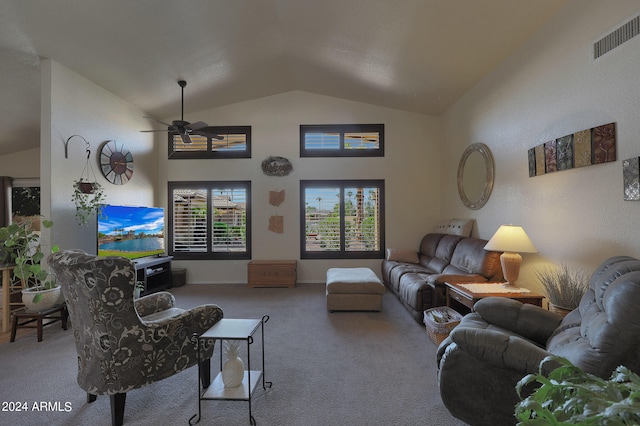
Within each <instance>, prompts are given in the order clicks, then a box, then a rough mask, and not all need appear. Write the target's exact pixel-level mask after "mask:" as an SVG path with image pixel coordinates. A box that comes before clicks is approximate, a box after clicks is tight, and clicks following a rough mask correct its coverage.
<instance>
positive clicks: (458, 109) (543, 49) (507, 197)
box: [442, 0, 640, 288]
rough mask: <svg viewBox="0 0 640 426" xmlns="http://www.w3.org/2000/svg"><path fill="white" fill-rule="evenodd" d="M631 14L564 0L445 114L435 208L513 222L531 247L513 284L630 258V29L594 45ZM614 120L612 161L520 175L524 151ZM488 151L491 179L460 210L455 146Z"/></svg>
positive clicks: (638, 85)
mask: <svg viewBox="0 0 640 426" xmlns="http://www.w3.org/2000/svg"><path fill="white" fill-rule="evenodd" d="M639 13H640V3H639V2H638V1H637V0H615V1H606V2H603V1H600V0H573V1H571V2H570V3H569V4H568V6H567V7H566V8H565V9H564V10H563V11H561V12H560V13H559V14H558V15H557V16H555V17H554V18H553V20H552V21H551V22H550V23H549V24H548V25H547V26H546V27H544V28H542V29H541V30H540V31H539V32H538V33H536V34H535V35H534V36H533V37H532V38H531V39H530V40H529V41H528V42H527V43H526V44H525V45H523V46H522V47H521V48H520V49H519V50H518V51H517V52H516V53H515V54H514V55H512V56H511V57H510V58H509V59H508V60H507V61H505V62H504V63H503V64H502V65H501V66H500V67H499V68H498V69H497V70H495V71H494V72H493V73H492V74H491V75H490V76H489V77H488V78H486V79H484V80H483V81H482V82H480V83H479V84H477V85H476V87H474V88H473V90H471V91H469V92H468V93H467V94H466V95H465V96H464V97H463V98H462V99H461V100H460V101H459V102H457V103H456V104H455V105H454V106H453V107H452V108H451V109H450V110H449V111H448V112H447V113H446V114H445V116H444V118H443V121H444V126H445V135H446V143H445V144H444V145H443V149H444V155H443V163H444V166H443V168H442V170H443V171H444V173H445V175H444V177H443V181H444V185H443V187H442V208H443V216H444V217H450V216H452V217H453V216H465V215H470V216H473V217H475V218H476V220H477V228H476V229H477V230H476V231H475V232H476V233H477V234H478V235H479V236H480V237H483V238H490V237H491V235H492V234H493V232H495V230H496V229H497V228H498V227H499V225H501V224H505V223H514V224H519V225H522V226H523V227H524V228H525V230H526V231H527V233H528V234H529V236H530V237H531V239H532V241H533V242H534V244H535V245H536V247H537V248H538V250H539V254H538V255H524V263H523V270H522V271H521V280H520V282H521V284H522V285H524V286H530V287H532V288H537V283H536V280H535V270H536V269H539V268H540V267H541V266H542V264H546V263H556V264H557V263H560V262H565V263H567V264H570V265H577V266H581V267H583V268H585V269H586V270H587V271H588V272H589V273H590V272H591V271H592V270H593V269H594V268H595V267H597V265H598V264H599V263H600V262H601V261H603V260H604V259H605V258H607V257H609V256H612V255H617V254H627V255H632V256H640V245H639V244H638V241H640V228H639V227H638V223H639V219H640V202H630V201H623V185H622V160H624V159H627V158H631V157H638V156H640V120H639V115H640V78H639V75H640V74H639V70H640V36H637V37H635V38H634V39H632V40H630V41H628V42H627V43H625V44H623V45H622V46H620V47H618V48H617V49H615V50H614V51H612V52H609V53H608V54H606V55H605V56H603V57H601V58H600V59H598V60H595V61H594V60H593V59H592V57H593V56H592V50H591V49H592V45H593V43H594V42H595V41H597V40H598V39H600V38H601V37H602V36H604V35H606V34H608V33H609V32H611V31H612V30H614V29H615V28H617V27H618V26H619V25H621V24H623V23H624V22H626V21H628V20H629V19H630V18H633V17H635V16H637V15H638V14H639ZM610 122H615V123H616V126H617V150H618V157H617V161H616V162H613V163H606V164H601V165H594V166H590V167H585V168H581V169H574V170H568V171H562V172H556V173H551V174H547V175H544V176H538V177H533V178H529V177H528V166H527V150H528V149H529V148H532V147H534V146H536V145H539V144H541V143H544V142H546V141H549V140H552V139H555V138H558V137H561V136H564V135H568V134H571V133H573V132H576V131H579V130H583V129H589V128H591V127H595V126H598V125H601V124H606V123H610ZM476 142H482V143H485V144H487V145H488V146H489V147H490V148H491V150H492V153H493V156H494V159H495V164H496V174H495V186H494V190H493V193H492V195H491V198H490V199H489V202H488V203H487V205H486V206H485V207H484V208H482V209H481V210H478V211H470V210H468V209H466V208H465V207H464V206H463V205H462V203H461V202H460V200H459V198H458V195H457V191H456V170H457V167H458V161H459V158H460V156H461V154H462V153H463V151H464V149H465V148H466V147H467V146H468V145H470V144H472V143H476Z"/></svg>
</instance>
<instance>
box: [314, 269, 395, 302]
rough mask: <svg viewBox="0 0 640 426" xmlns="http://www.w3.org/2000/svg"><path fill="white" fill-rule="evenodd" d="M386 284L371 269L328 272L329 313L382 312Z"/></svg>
mask: <svg viewBox="0 0 640 426" xmlns="http://www.w3.org/2000/svg"><path fill="white" fill-rule="evenodd" d="M383 294H384V284H382V282H380V279H379V278H378V277H377V276H376V274H375V273H374V272H373V271H372V270H371V269H369V268H330V269H329V270H328V271H327V310H328V311H331V312H333V311H380V310H382V295H383Z"/></svg>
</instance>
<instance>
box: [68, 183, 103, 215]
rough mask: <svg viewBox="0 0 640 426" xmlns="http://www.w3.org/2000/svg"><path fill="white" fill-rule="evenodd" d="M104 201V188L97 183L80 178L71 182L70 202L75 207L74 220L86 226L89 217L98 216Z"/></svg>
mask: <svg viewBox="0 0 640 426" xmlns="http://www.w3.org/2000/svg"><path fill="white" fill-rule="evenodd" d="M105 200H106V196H105V194H104V188H103V187H102V185H100V184H99V183H97V182H89V181H86V180H84V179H83V178H80V179H78V180H76V181H74V182H73V195H71V201H73V203H74V204H75V206H76V220H77V222H78V224H80V225H86V224H87V222H88V221H89V219H90V218H91V217H93V216H94V215H96V214H100V210H101V209H102V205H103V204H104V202H105Z"/></svg>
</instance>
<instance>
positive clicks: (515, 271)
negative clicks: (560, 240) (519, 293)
mask: <svg viewBox="0 0 640 426" xmlns="http://www.w3.org/2000/svg"><path fill="white" fill-rule="evenodd" d="M484 249H485V250H489V251H501V252H503V253H502V255H500V264H501V265H502V273H503V275H504V278H505V280H507V282H506V283H505V284H504V286H505V287H516V280H517V279H518V275H519V274H520V264H521V263H522V256H520V253H537V252H538V250H536V248H535V247H534V246H533V243H532V242H531V240H530V239H529V236H528V235H527V233H526V232H524V229H522V227H521V226H514V225H502V226H500V228H498V230H497V231H496V233H495V234H493V237H491V239H490V240H489V242H488V243H487V245H485V246H484Z"/></svg>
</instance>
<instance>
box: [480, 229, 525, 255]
mask: <svg viewBox="0 0 640 426" xmlns="http://www.w3.org/2000/svg"><path fill="white" fill-rule="evenodd" d="M484 249H485V250H489V251H505V252H512V253H537V252H538V250H536V248H535V247H534V245H533V243H532V242H531V240H530V239H529V236H528V235H527V233H526V232H524V229H522V227H521V226H514V225H502V226H500V228H498V230H497V231H496V233H495V234H493V237H491V239H490V240H489V242H488V243H487V245H485V246H484Z"/></svg>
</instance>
